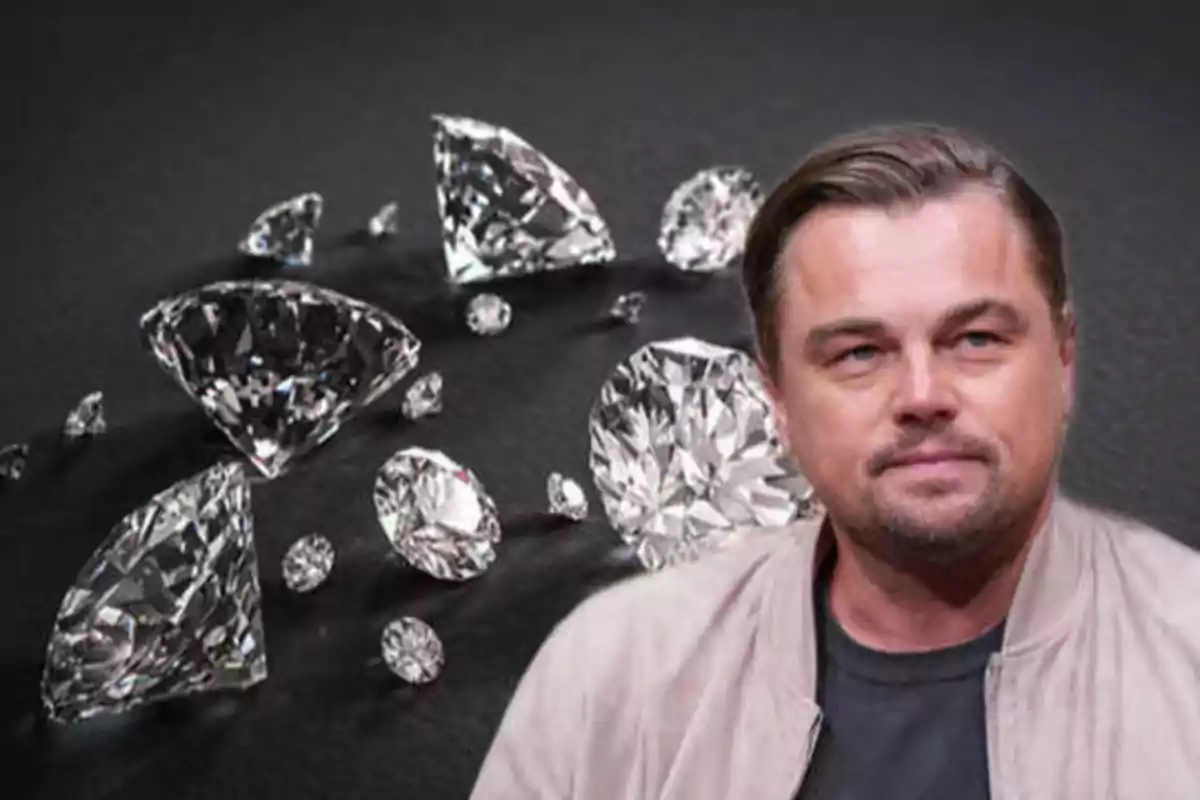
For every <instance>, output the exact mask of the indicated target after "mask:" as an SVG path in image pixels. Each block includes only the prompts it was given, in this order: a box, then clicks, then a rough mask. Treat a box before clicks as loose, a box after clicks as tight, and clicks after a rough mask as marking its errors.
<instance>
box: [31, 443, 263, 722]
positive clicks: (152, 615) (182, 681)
mask: <svg viewBox="0 0 1200 800" xmlns="http://www.w3.org/2000/svg"><path fill="white" fill-rule="evenodd" d="M266 677H267V653H266V650H265V648H264V647H263V626H262V601H261V594H260V591H259V582H258V561H257V558H256V556H255V549H254V530H253V517H252V514H251V510H250V484H249V482H248V481H247V480H246V475H245V472H244V468H243V467H242V465H240V464H237V463H233V464H220V465H218V466H215V467H212V468H211V469H209V470H207V471H205V472H202V473H200V474H198V475H195V476H193V477H191V478H187V479H185V480H182V481H180V482H179V483H176V484H175V485H173V486H171V487H170V488H169V489H167V490H165V491H163V492H160V493H159V494H157V495H155V496H154V497H153V498H152V499H151V500H150V501H149V502H148V503H147V504H146V505H144V506H142V507H141V508H138V509H136V510H135V511H133V512H132V513H130V514H129V515H127V516H126V517H125V518H124V519H123V520H121V521H120V522H118V523H117V524H116V525H115V526H114V527H113V529H112V531H111V533H110V534H109V536H108V538H107V539H105V540H104V542H103V543H102V544H101V545H100V547H98V548H97V549H96V551H95V553H93V555H92V557H91V558H90V559H89V560H88V562H87V563H86V564H85V565H84V567H83V569H82V570H80V572H79V575H78V577H77V578H76V579H75V583H74V585H73V586H72V587H71V588H70V589H69V590H68V591H67V593H66V596H65V597H64V598H63V601H62V605H61V607H60V608H59V611H58V616H57V618H56V619H55V621H54V631H53V633H52V634H51V637H50V643H49V646H48V647H47V652H46V663H45V670H44V672H43V673H42V684H41V691H42V703H43V705H44V706H45V708H46V710H47V712H48V714H49V715H50V718H51V719H54V720H57V721H60V722H72V721H75V720H81V719H87V718H88V717H93V716H96V715H99V714H105V713H113V712H119V711H124V710H126V709H129V708H132V707H134V706H138V705H142V704H145V703H150V702H154V701H158V700H165V699H167V698H170V697H178V696H181V695H186V694H191V693H194V692H201V691H207V690H216V689H244V688H246V687H249V686H252V685H254V684H256V683H258V682H259V681H261V680H263V679H264V678H266Z"/></svg>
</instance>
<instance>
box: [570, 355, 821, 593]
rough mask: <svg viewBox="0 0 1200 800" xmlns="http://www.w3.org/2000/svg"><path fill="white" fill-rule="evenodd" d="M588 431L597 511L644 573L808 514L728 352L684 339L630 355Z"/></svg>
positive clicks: (800, 486) (764, 414) (754, 390)
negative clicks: (737, 534) (742, 533)
mask: <svg viewBox="0 0 1200 800" xmlns="http://www.w3.org/2000/svg"><path fill="white" fill-rule="evenodd" d="M588 431H589V436H590V441H591V454H590V466H591V471H592V478H593V480H594V482H595V485H596V489H597V490H598V491H599V493H600V497H601V500H602V501H603V506H604V511H605V513H606V515H607V516H608V519H609V521H610V522H611V523H612V525H613V527H614V528H615V529H616V530H617V532H618V533H619V534H620V535H621V538H622V539H624V540H625V542H626V544H629V545H630V546H632V547H633V548H635V550H636V552H637V554H638V558H639V559H640V560H641V561H642V563H643V564H644V565H645V566H646V567H647V568H649V569H660V568H662V567H664V566H668V565H670V564H673V563H677V562H679V561H683V560H687V559H690V558H692V557H694V556H696V555H698V554H700V553H701V552H703V551H705V550H708V549H711V548H717V547H720V546H723V544H724V543H725V542H726V541H727V540H728V539H729V537H730V536H731V534H732V533H734V532H736V531H739V530H745V529H748V528H756V527H775V526H780V525H784V524H786V523H788V522H790V521H791V520H793V519H795V518H796V517H798V516H801V515H804V514H807V513H809V512H810V509H811V505H810V503H811V498H812V487H811V486H809V485H808V482H807V481H806V480H804V478H803V477H802V476H801V475H799V473H797V472H796V471H795V470H794V469H793V468H792V467H791V466H790V464H789V462H788V460H787V459H786V456H785V453H784V451H783V447H782V444H781V442H780V441H779V438H778V436H777V432H776V428H775V423H774V418H773V416H772V415H771V411H770V406H769V404H768V402H767V399H766V394H765V390H764V388H763V386H762V379H761V376H760V375H759V374H758V370H757V368H756V367H755V365H754V362H753V361H752V360H751V359H750V357H749V356H747V355H746V354H745V353H742V352H740V351H737V350H733V349H730V348H727V347H720V346H718V345H715V344H709V343H708V342H703V341H700V340H698V339H692V338H682V339H671V340H667V341H660V342H652V343H650V344H648V345H645V346H644V347H641V348H639V349H638V350H637V351H635V352H634V353H633V355H631V356H630V357H629V358H628V359H626V360H625V361H622V362H621V363H620V364H618V366H617V368H616V369H615V370H614V371H613V373H612V375H611V377H610V378H609V380H608V381H607V382H606V383H605V384H604V386H603V387H602V388H601V390H600V396H599V397H598V398H597V400H596V403H595V405H594V406H593V407H592V412H591V416H590V418H589V421H588Z"/></svg>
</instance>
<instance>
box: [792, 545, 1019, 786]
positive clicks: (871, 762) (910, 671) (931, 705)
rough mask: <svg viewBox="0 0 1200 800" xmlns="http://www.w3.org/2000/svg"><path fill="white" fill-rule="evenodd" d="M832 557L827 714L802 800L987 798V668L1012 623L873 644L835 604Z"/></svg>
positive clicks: (824, 604) (822, 670)
mask: <svg viewBox="0 0 1200 800" xmlns="http://www.w3.org/2000/svg"><path fill="white" fill-rule="evenodd" d="M832 561H833V559H832V558H830V559H828V561H827V563H826V564H825V565H823V567H822V570H821V575H820V578H819V581H818V583H817V586H816V588H815V593H816V597H815V598H814V599H815V600H816V603H815V607H816V610H817V620H818V627H817V631H818V639H817V647H818V658H819V659H820V661H819V668H818V676H819V678H818V681H819V684H818V688H817V700H818V705H820V707H821V712H822V716H823V719H822V723H821V732H820V734H819V735H818V738H817V746H816V749H815V751H814V752H813V760H812V763H811V764H810V765H809V767H808V772H807V773H806V774H805V776H804V783H803V785H802V786H801V789H800V792H799V793H798V794H797V795H796V798H797V800H859V798H868V797H887V798H889V800H987V798H988V797H989V796H990V792H989V789H988V763H987V720H986V711H985V707H984V701H983V697H984V686H983V684H984V673H985V672H986V671H987V663H988V658H989V657H990V656H991V655H992V653H995V652H996V651H998V650H999V649H1000V644H1001V642H1003V640H1004V626H1003V625H1002V624H1001V625H997V626H996V627H994V628H992V629H991V630H989V631H987V632H986V633H984V634H983V635H981V636H979V637H977V638H975V639H972V640H970V641H968V642H963V643H962V644H959V645H955V646H953V647H947V648H943V649H940V650H930V651H926V652H921V653H885V652H881V651H878V650H872V649H870V648H868V647H866V646H864V645H861V644H859V643H858V642H856V641H854V639H852V638H851V637H850V635H849V634H848V633H847V632H846V631H845V629H844V628H842V626H841V625H840V624H839V623H838V620H837V618H836V617H834V616H833V614H832V612H831V611H830V605H829V577H830V575H831V574H832V568H833V564H832Z"/></svg>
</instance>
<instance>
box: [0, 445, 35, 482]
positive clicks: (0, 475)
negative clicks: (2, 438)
mask: <svg viewBox="0 0 1200 800" xmlns="http://www.w3.org/2000/svg"><path fill="white" fill-rule="evenodd" d="M28 461H29V445H27V444H10V445H6V446H4V447H2V448H0V480H5V481H16V480H20V479H21V476H22V475H24V474H25V465H26V464H27V463H28Z"/></svg>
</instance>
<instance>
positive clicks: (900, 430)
mask: <svg viewBox="0 0 1200 800" xmlns="http://www.w3.org/2000/svg"><path fill="white" fill-rule="evenodd" d="M1061 238H1062V237H1061V233H1060V229H1059V224H1058V222H1057V220H1056V218H1055V215H1054V213H1053V212H1052V211H1051V209H1050V208H1049V207H1048V206H1047V204H1046V203H1045V201H1044V200H1043V199H1042V198H1041V197H1040V196H1039V195H1038V194H1037V193H1036V192H1035V191H1034V189H1033V188H1031V187H1030V185H1029V184H1028V183H1027V182H1026V181H1025V180H1024V179H1023V178H1022V177H1021V175H1020V174H1019V173H1018V172H1017V170H1016V169H1015V168H1014V167H1013V165H1012V164H1011V163H1009V162H1008V161H1007V160H1006V159H1005V158H1004V157H1003V156H1002V155H1000V154H999V153H997V152H995V150H993V149H992V148H990V147H989V146H988V145H986V144H985V143H983V142H980V141H978V140H976V139H974V138H972V137H970V136H967V135H965V134H961V133H957V132H955V131H952V130H947V129H944V128H939V127H936V126H931V125H902V126H896V127H890V128H880V129H872V130H867V131H862V132H858V133H855V134H851V135H848V136H845V137H842V138H839V139H836V140H834V141H832V142H830V143H827V144H826V145H824V146H822V147H821V148H819V149H817V150H816V151H815V152H814V153H812V154H811V155H810V156H809V157H808V159H807V160H806V161H805V162H804V163H803V164H802V165H801V166H800V167H799V169H798V170H797V171H796V172H795V173H794V174H793V175H792V176H791V177H790V178H788V179H787V180H786V181H785V182H784V183H783V184H782V185H781V186H779V187H778V188H777V189H776V190H775V191H774V193H773V194H772V195H771V196H770V197H769V198H768V199H767V200H766V202H765V203H764V205H763V207H762V209H761V211H760V212H759V215H758V217H757V219H756V221H755V224H754V226H753V229H752V231H751V233H750V235H749V237H748V240H747V245H746V252H745V257H744V280H745V285H746V293H747V296H748V298H749V303H750V306H751V309H752V311H753V313H754V318H755V324H756V329H757V338H758V347H759V354H760V360H761V369H762V372H763V374H764V377H765V380H766V383H767V386H768V390H769V395H770V397H771V399H772V403H773V405H774V408H775V412H776V416H777V418H778V420H779V423H780V427H781V430H782V431H783V433H784V435H785V439H786V441H787V443H788V445H789V447H790V451H791V454H792V456H793V457H794V459H795V460H796V462H797V464H798V466H799V467H800V468H801V470H802V471H803V472H804V473H805V474H806V476H807V477H808V478H809V479H810V480H811V482H812V484H813V486H814V488H815V489H816V492H817V495H818V497H819V498H820V499H821V500H822V501H823V504H824V506H825V508H826V510H827V513H826V514H825V516H824V518H823V519H822V520H819V521H814V522H806V523H800V524H797V525H795V526H793V527H792V528H790V529H788V530H783V531H764V532H762V533H760V534H755V535H752V536H749V537H747V538H746V539H745V540H743V541H741V542H740V543H738V544H736V545H734V546H731V547H729V548H728V549H725V550H723V551H721V552H719V553H715V554H711V555H709V556H706V557H704V558H702V559H701V560H699V561H698V562H696V563H694V564H689V565H686V566H682V567H679V568H676V569H673V570H669V571H666V572H663V573H660V574H655V575H650V576H641V577H638V578H635V579H632V580H630V581H626V582H624V583H622V584H620V585H618V586H616V587H612V588H609V589H607V590H605V591H603V592H600V593H599V594H598V595H596V596H595V597H592V598H590V599H589V600H587V601H585V602H584V603H583V604H581V606H580V607H579V608H578V609H577V610H576V611H575V612H574V613H573V614H572V615H570V617H569V618H568V619H567V620H566V621H565V622H563V623H562V624H560V625H559V627H558V628H557V629H556V630H555V631H554V632H553V633H552V635H551V636H550V637H549V638H548V640H547V641H546V642H545V643H544V645H543V646H542V649H541V650H540V651H539V653H538V655H537V657H536V658H535V660H534V663H533V664H532V666H531V667H530V668H529V670H528V672H527V673H526V675H525V677H524V678H523V679H522V681H521V684H520V686H519V688H518V690H517V693H516V696H515V697H514V699H513V700H512V703H511V704H510V706H509V709H508V711H507V714H506V716H505V719H504V721H503V723H502V725H501V727H500V731H499V734H498V735H497V737H496V740H495V742H494V743H493V745H492V748H491V751H490V752H489V754H488V757H487V760H486V762H485V764H484V766H483V770H482V773H481V775H480V777H479V781H478V784H477V786H476V790H475V793H474V796H475V797H476V798H480V800H492V799H493V798H513V799H514V800H516V799H517V798H521V799H522V800H530V799H532V798H580V799H582V798H588V799H589V800H590V799H591V798H596V799H597V800H599V799H600V798H604V800H615V799H616V798H656V799H665V798H672V800H704V799H705V798H735V799H736V800H789V798H803V799H804V800H810V799H812V798H846V799H849V798H854V799H856V800H857V799H858V798H862V799H864V800H866V799H868V798H888V800H902V799H903V798H918V797H919V798H954V799H955V800H968V799H971V798H984V797H991V798H993V800H1010V799H1011V800H1015V799H1016V798H1020V799H1021V800H1040V799H1041V798H1047V799H1048V800H1049V799H1051V798H1052V799H1053V800H1067V799H1070V798H1088V799H1089V800H1090V799H1091V798H1130V799H1139V798H1146V799H1147V800H1150V798H1153V800H1167V799H1168V798H1171V799H1172V800H1184V798H1191V799H1192V800H1194V799H1195V798H1200V555H1198V554H1196V553H1194V552H1193V551H1191V550H1188V549H1187V548H1185V547H1184V546H1183V545H1180V544H1178V543H1176V542H1175V541H1173V540H1172V539H1170V538H1168V537H1167V536H1165V535H1163V534H1161V533H1159V532H1157V531H1155V530H1152V529H1150V528H1148V527H1146V526H1144V525H1142V524H1139V523H1138V522H1135V521H1133V520H1129V519H1125V518H1121V517H1118V516H1117V515H1114V514H1111V513H1108V512H1103V511H1099V510H1094V509H1091V508H1088V507H1085V506H1084V505H1082V504H1080V503H1078V502H1075V501H1072V500H1069V499H1067V498H1066V497H1064V496H1063V494H1062V492H1061V491H1060V490H1059V488H1058V486H1057V463H1058V459H1059V455H1060V452H1061V446H1062V442H1063V439H1064V436H1065V432H1066V428H1067V422H1068V419H1069V417H1070V414H1071V411H1072V407H1073V404H1074V399H1075V336H1076V331H1075V315H1074V313H1073V311H1072V308H1071V304H1070V301H1069V298H1068V288H1067V280H1066V276H1065V272H1064V264H1063V253H1062V242H1061Z"/></svg>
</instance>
